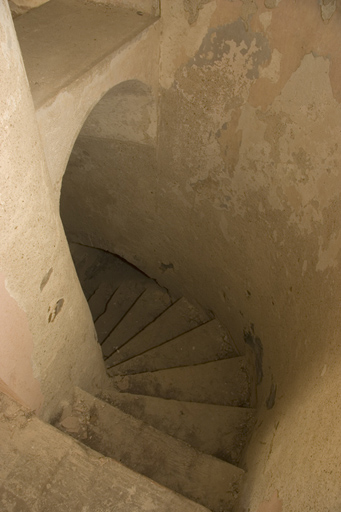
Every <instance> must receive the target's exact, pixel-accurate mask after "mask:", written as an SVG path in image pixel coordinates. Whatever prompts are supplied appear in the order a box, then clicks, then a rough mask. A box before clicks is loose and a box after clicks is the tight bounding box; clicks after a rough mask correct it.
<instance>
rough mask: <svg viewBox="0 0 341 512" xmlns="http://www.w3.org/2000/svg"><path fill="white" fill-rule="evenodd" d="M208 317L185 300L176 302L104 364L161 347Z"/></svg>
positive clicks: (109, 366)
mask: <svg viewBox="0 0 341 512" xmlns="http://www.w3.org/2000/svg"><path fill="white" fill-rule="evenodd" d="M208 319H209V318H208V315H207V314H206V313H205V312H204V311H201V310H199V309H197V308H195V307H194V306H193V305H192V304H190V303H189V302H188V301H187V300H186V299H185V298H183V297H182V298H181V299H179V300H177V301H176V302H175V303H174V304H172V306H171V307H169V308H168V309H166V311H164V313H162V314H161V315H160V316H159V317H157V318H156V319H155V320H154V321H153V322H152V323H150V324H149V325H147V326H146V328H145V329H143V330H142V331H141V332H140V333H139V334H137V335H136V336H135V337H134V338H133V339H132V340H130V341H129V343H127V344H126V345H123V346H122V347H121V348H120V349H119V350H117V351H115V352H114V353H113V354H112V355H111V356H110V357H108V360H107V362H106V364H107V367H108V368H109V369H110V368H111V366H113V365H115V364H117V363H120V362H122V361H125V360H127V359H130V358H131V357H133V356H136V355H138V354H141V353H143V352H145V351H146V350H149V349H151V348H154V347H156V346H158V345H161V344H162V343H164V342H165V341H167V340H170V339H172V338H174V337H175V336H178V335H179V334H182V333H184V332H186V331H189V330H191V329H193V328H194V327H196V326H198V325H200V324H202V323H204V322H206V321H207V320H208Z"/></svg>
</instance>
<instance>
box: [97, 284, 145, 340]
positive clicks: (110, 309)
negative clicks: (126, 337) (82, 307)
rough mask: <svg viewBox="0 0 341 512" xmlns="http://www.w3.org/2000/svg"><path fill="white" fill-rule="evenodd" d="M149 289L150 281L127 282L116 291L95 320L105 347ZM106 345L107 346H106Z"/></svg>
mask: <svg viewBox="0 0 341 512" xmlns="http://www.w3.org/2000/svg"><path fill="white" fill-rule="evenodd" d="M147 287H148V280H146V279H133V280H130V279H129V280H125V281H123V282H122V283H121V284H120V286H119V287H118V288H117V289H116V290H114V293H113V294H112V295H111V296H110V298H109V300H108V302H107V303H106V305H105V308H104V310H103V311H102V314H101V315H100V316H97V318H95V327H96V332H97V336H98V340H99V342H100V343H101V344H103V346H104V347H106V346H107V345H109V344H108V343H107V339H108V337H109V336H110V334H111V332H113V331H114V330H115V328H116V327H117V326H118V324H119V322H120V321H122V319H123V318H124V317H125V315H126V314H128V313H129V312H130V310H131V308H133V307H134V305H136V302H138V301H139V299H141V297H142V296H143V294H144V292H145V291H146V289H147ZM104 343H105V345H104Z"/></svg>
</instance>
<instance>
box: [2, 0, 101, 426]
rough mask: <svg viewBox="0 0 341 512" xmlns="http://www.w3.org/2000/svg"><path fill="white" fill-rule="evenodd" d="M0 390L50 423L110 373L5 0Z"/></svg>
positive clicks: (5, 0)
mask: <svg viewBox="0 0 341 512" xmlns="http://www.w3.org/2000/svg"><path fill="white" fill-rule="evenodd" d="M0 42H1V45H0V69H1V89H0V102H1V111H0V130H1V137H0V140H1V143H0V144H1V151H0V169H1V173H0V176H1V187H0V190H1V199H0V228H1V229H0V238H1V243H0V284H1V285H0V309H1V313H0V317H1V339H0V344H1V361H0V389H1V390H5V391H7V392H9V393H11V394H12V396H15V397H18V398H19V399H20V400H21V401H22V402H23V403H25V404H26V405H28V406H29V407H31V408H32V409H35V410H36V411H37V412H38V413H39V414H40V415H41V416H42V417H44V418H46V419H49V418H50V417H51V416H52V415H53V414H55V413H56V411H57V410H58V407H59V405H60V401H61V400H63V399H66V398H68V397H70V396H71V394H72V392H73V387H74V386H75V385H81V386H85V387H86V388H88V389H92V390H95V389H96V386H97V385H100V384H102V383H103V382H104V379H105V378H106V374H105V370H104V364H103V360H102V357H101V351H100V348H99V345H98V344H97V341H96V334H95V332H94V327H93V322H92V319H91V314H90V311H89V309H88V306H87V304H86V301H85V298H84V295H83V293H82V291H81V288H80V285H79V282H78V279H77V276H76V273H75V270H74V267H73V263H72V260H71V256H70V252H69V249H68V245H67V242H66V239H65V235H64V230H63V227H62V224H61V221H60V218H59V211H58V208H57V207H56V206H55V201H54V195H53V191H52V186H51V181H50V178H49V176H48V172H47V168H46V164H45V159H44V152H43V148H42V145H41V141H40V137H39V131H38V126H37V122H36V118H35V112H34V107H33V102H32V98H31V94H30V89H29V85H28V82H27V78H26V74H25V70H24V67H23V62H22V59H21V54H20V50H19V45H18V42H17V39H16V34H15V30H14V27H13V22H12V18H11V15H10V11H9V8H8V3H7V0H0Z"/></svg>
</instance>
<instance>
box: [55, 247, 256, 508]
mask: <svg viewBox="0 0 341 512" xmlns="http://www.w3.org/2000/svg"><path fill="white" fill-rule="evenodd" d="M71 249H72V254H73V258H74V261H75V265H76V268H77V270H78V274H79V279H80V282H81V283H82V285H83V289H84V293H85V296H86V298H87V300H88V303H89V307H90V310H91V312H92V315H93V318H94V324H95V327H96V331H97V335H98V342H99V343H100V345H101V347H102V352H103V358H104V361H105V364H106V367H107V371H108V373H109V375H110V376H111V387H109V388H108V389H107V390H106V391H105V392H103V393H102V394H101V395H100V396H98V397H95V396H91V395H89V394H88V393H86V392H85V391H83V390H81V389H75V391H74V401H73V403H70V404H66V405H65V406H64V408H63V411H62V413H61V416H60V417H59V418H58V420H57V421H56V422H55V426H57V427H58V428H59V429H60V430H62V431H64V432H65V433H67V434H70V435H71V436H73V437H74V438H76V439H77V440H78V441H80V442H82V443H83V444H85V445H87V446H88V447H90V448H91V449H93V450H95V451H96V452H99V453H101V454H103V455H104V456H105V457H110V458H112V459H114V460H116V461H119V462H120V463H122V464H123V465H124V466H125V467H128V468H129V469H131V470H133V471H134V472H137V473H139V474H141V475H144V476H145V477H148V478H149V479H152V480H154V481H155V482H157V483H158V484H160V485H162V486H164V487H166V488H168V489H171V490H172V491H175V492H176V493H178V494H180V495H182V496H184V497H186V498H187V499H188V500H191V501H192V502H195V503H198V504H201V505H202V506H203V507H206V508H207V509H209V510H211V511H213V512H223V511H229V510H232V508H233V505H234V503H235V500H236V498H237V496H238V490H239V488H240V484H241V481H242V477H243V474H244V471H243V469H242V468H240V467H239V463H240V460H241V456H242V452H243V448H244V447H245V444H246V442H247V440H248V437H249V434H250V430H251V427H252V426H253V418H254V411H253V409H252V408H250V406H251V402H252V390H251V388H252V383H251V379H250V375H252V372H251V371H249V369H248V363H247V361H246V359H245V357H244V356H241V355H239V354H238V352H237V350H236V348H235V347H234V345H233V342H232V340H231V338H230V337H229V335H228V333H227V332H226V331H225V330H224V329H223V328H222V327H221V326H220V325H219V323H218V322H217V320H216V319H214V318H212V316H211V315H210V314H207V313H206V312H204V311H202V310H201V309H200V308H199V307H198V306H194V305H193V304H191V303H190V302H188V301H187V300H186V299H185V298H184V297H173V296H172V295H171V294H170V293H169V292H168V291H167V290H166V289H164V288H162V287H160V286H159V285H158V284H157V283H156V282H155V281H154V280H152V279H150V278H148V277H147V276H146V275H144V274H142V273H141V272H140V271H138V270H137V269H136V268H134V267H132V266H130V265H129V264H127V263H126V262H124V261H123V260H121V259H120V258H118V257H115V256H113V255H111V254H110V253H107V252H104V251H100V250H97V249H93V248H89V247H84V246H81V245H77V244H71ZM186 506H187V505H186ZM186 506H183V507H182V508H181V510H187V508H186ZM191 506H192V505H191ZM176 510H177V509H176ZM189 510H191V508H189Z"/></svg>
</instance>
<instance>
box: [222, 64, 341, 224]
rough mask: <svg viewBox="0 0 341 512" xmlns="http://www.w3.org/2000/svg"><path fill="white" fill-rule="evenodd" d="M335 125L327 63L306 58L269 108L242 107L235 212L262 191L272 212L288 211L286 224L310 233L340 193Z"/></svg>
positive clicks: (336, 108) (338, 115) (337, 115)
mask: <svg viewBox="0 0 341 512" xmlns="http://www.w3.org/2000/svg"><path fill="white" fill-rule="evenodd" d="M340 125H341V105H340V104H339V103H338V102H336V101H335V99H334V97H333V92H332V89H331V84H330V79H329V61H328V60H327V59H324V58H322V57H314V56H313V55H312V54H309V55H306V56H305V57H304V58H303V60H302V62H301V65H300V67H299V68H298V69H297V71H296V72H295V73H293V74H292V76H291V77H290V79H289V80H288V82H287V84H286V85H285V87H284V88H283V90H282V93H281V94H280V95H279V96H278V97H277V98H276V99H275V101H274V102H273V104H272V106H271V107H269V108H268V109H267V110H266V111H265V112H264V111H262V110H261V109H260V108H258V109H256V108H254V107H251V106H250V105H248V104H246V105H245V106H244V107H243V109H242V114H241V116H240V119H239V124H238V129H239V130H242V134H243V135H242V141H241V145H240V149H239V155H240V156H239V160H238V164H237V165H236V172H235V177H234V180H233V183H232V186H233V189H234V190H233V193H232V194H231V196H232V198H233V201H234V202H235V207H236V209H238V211H241V208H243V207H245V208H246V207H247V205H246V204H245V203H244V199H243V198H244V194H245V192H247V191H250V190H254V191H257V190H260V189H262V188H265V189H266V194H267V197H268V201H269V203H270V205H271V207H272V208H274V209H279V210H285V209H288V212H289V214H290V222H291V223H295V224H297V226H298V227H299V229H300V230H301V231H303V232H311V231H312V229H313V226H314V224H315V223H316V222H317V223H322V222H323V209H324V208H326V207H328V206H329V205H330V204H331V203H332V202H333V201H334V199H335V198H336V197H338V196H339V194H340V180H339V173H340V171H339V162H340V161H341V148H339V140H340ZM251 171H253V172H251ZM321 180H322V182H321ZM321 189H322V190H321ZM237 198H238V199H237ZM317 198H318V201H317Z"/></svg>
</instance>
